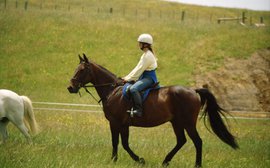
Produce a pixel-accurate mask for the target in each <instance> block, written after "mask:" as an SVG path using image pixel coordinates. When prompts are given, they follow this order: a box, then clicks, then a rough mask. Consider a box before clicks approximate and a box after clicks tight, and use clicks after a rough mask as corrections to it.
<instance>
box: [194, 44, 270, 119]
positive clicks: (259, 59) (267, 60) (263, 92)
mask: <svg viewBox="0 0 270 168" xmlns="http://www.w3.org/2000/svg"><path fill="white" fill-rule="evenodd" d="M225 62H226V63H225V66H224V67H221V68H219V69H217V70H216V71H215V72H209V73H207V74H206V75H203V77H202V75H200V76H199V75H197V76H196V86H197V87H201V86H205V87H208V88H209V89H210V90H211V91H212V92H213V93H214V94H215V95H216V96H217V99H218V101H219V103H220V104H221V105H222V107H224V108H225V109H227V110H229V111H247V112H269V114H270V48H268V49H264V50H260V51H258V52H256V53H254V54H253V55H252V56H251V57H250V58H249V59H246V60H236V59H232V58H228V59H226V60H225Z"/></svg>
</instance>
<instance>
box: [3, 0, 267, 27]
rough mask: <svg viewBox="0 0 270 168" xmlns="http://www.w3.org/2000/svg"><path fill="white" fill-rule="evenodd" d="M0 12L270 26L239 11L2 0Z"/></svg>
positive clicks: (263, 18) (255, 17) (263, 16)
mask: <svg viewBox="0 0 270 168" xmlns="http://www.w3.org/2000/svg"><path fill="white" fill-rule="evenodd" d="M0 9H6V10H7V9H17V10H24V11H29V10H50V11H63V12H83V13H87V14H89V15H106V16H108V15H109V16H116V17H117V16H121V17H131V18H136V19H140V18H144V19H145V18H148V19H158V20H162V19H163V20H174V21H178V22H186V21H192V22H199V21H208V22H214V23H219V24H220V23H226V22H235V23H239V22H241V23H245V24H250V25H252V24H254V23H260V24H263V23H268V22H270V15H269V14H263V15H261V16H257V15H256V16H252V13H251V12H246V11H241V10H239V11H235V12H230V14H228V15H227V16H226V15H220V16H217V14H213V13H206V12H205V11H204V12H203V13H201V12H200V11H197V12H194V11H188V10H185V9H183V10H166V9H165V10H162V9H153V8H151V9H150V8H128V7H125V8H124V7H108V6H92V5H89V4H85V5H82V4H75V3H57V2H56V1H55V2H51V3H46V2H45V1H40V3H30V2H29V1H27V0H26V1H19V0H2V1H0Z"/></svg>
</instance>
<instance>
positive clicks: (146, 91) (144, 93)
mask: <svg viewBox="0 0 270 168" xmlns="http://www.w3.org/2000/svg"><path fill="white" fill-rule="evenodd" d="M133 84H134V83H126V84H125V85H124V86H123V89H122V94H123V96H124V98H125V99H126V100H130V99H131V96H130V94H131V93H130V90H129V89H130V87H131V86H132V85H133ZM159 88H160V86H159V82H157V83H154V84H153V85H152V86H150V87H148V88H145V89H144V90H142V91H141V92H140V94H141V97H142V101H145V99H146V98H147V96H148V95H149V93H150V91H151V90H156V89H159Z"/></svg>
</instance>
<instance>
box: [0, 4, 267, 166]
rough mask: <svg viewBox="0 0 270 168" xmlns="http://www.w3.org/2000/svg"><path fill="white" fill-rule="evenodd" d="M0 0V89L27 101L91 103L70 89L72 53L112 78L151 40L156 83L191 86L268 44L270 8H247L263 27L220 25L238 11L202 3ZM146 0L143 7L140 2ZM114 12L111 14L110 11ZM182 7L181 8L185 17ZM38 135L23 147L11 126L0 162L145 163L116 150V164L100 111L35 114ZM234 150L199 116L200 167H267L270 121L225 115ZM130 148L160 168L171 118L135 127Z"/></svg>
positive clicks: (186, 159)
mask: <svg viewBox="0 0 270 168" xmlns="http://www.w3.org/2000/svg"><path fill="white" fill-rule="evenodd" d="M4 2H5V0H0V88H6V89H10V90H13V91H15V92H17V93H18V94H20V95H27V96H29V97H30V98H31V99H32V101H50V102H69V103H85V104H87V103H90V104H93V103H96V102H95V101H94V100H93V99H90V98H89V97H88V95H86V94H85V93H84V92H82V98H79V96H78V95H71V94H69V93H68V92H67V89H66V87H67V86H68V84H69V79H70V78H71V76H72V75H73V72H74V69H75V67H76V66H77V64H78V58H77V55H78V54H79V53H83V52H84V53H86V54H87V55H88V56H89V57H90V59H91V60H93V61H95V62H96V63H98V64H100V65H102V66H104V67H106V68H107V69H109V70H110V71H112V72H113V73H115V74H116V75H117V76H124V75H126V74H127V73H128V72H129V71H130V70H131V69H132V67H133V66H135V65H136V63H137V60H138V59H139V57H140V55H141V51H140V50H139V49H138V47H137V42H136V39H137V37H138V35H139V34H141V33H145V32H147V33H151V34H152V35H153V36H154V39H155V43H154V51H155V53H156V55H157V57H158V58H159V62H158V64H159V68H158V70H157V74H158V78H159V80H160V83H161V85H174V84H180V85H186V86H193V85H194V78H193V77H194V74H202V75H203V74H204V73H205V72H208V71H212V70H215V69H216V68H218V67H219V66H221V65H223V64H226V62H225V61H224V60H225V58H226V57H233V58H239V59H246V58H248V57H249V56H251V54H252V53H254V52H256V51H257V50H259V49H263V48H266V47H269V39H270V29H269V24H270V12H257V11H245V12H246V15H247V16H248V17H251V16H252V17H253V19H252V21H253V22H254V23H255V22H259V18H260V17H261V16H263V17H264V21H265V24H266V25H268V26H267V27H263V28H255V27H253V26H250V25H249V24H247V26H246V27H244V26H241V25H240V24H238V23H236V22H228V23H222V24H217V22H216V19H217V18H219V17H224V16H226V17H237V16H239V15H241V13H242V10H237V9H223V8H208V7H199V6H189V5H182V4H174V3H167V2H162V1H156V0H148V1H144V0H134V1H129V0H91V1H90V0H89V1H84V0H76V1H71V0H31V1H29V3H28V8H27V10H25V9H24V2H22V1H19V2H18V7H17V8H16V6H15V4H16V0H7V5H6V7H5V5H4ZM142 4H143V5H142ZM111 8H112V9H113V12H112V13H110V9H111ZM182 11H185V12H186V15H185V16H186V17H185V21H183V22H182V21H181V13H182ZM36 118H37V121H38V123H39V125H40V127H41V132H40V133H39V134H38V135H37V136H35V137H34V138H33V142H34V143H33V145H28V144H27V143H26V141H25V139H24V137H23V136H22V135H21V134H20V133H19V132H18V130H17V129H15V128H14V126H12V125H9V131H10V139H9V141H8V142H7V144H5V145H1V146H0V167H1V168H2V167H4V168H5V167H6V168H11V167H33V168H36V167H91V168H92V167H93V168H100V167H119V168H126V167H141V166H140V165H137V164H136V163H134V162H133V161H132V160H131V159H130V158H129V156H128V154H127V153H126V152H125V151H124V150H123V148H121V147H120V149H119V160H118V162H117V163H116V164H113V163H112V162H111V160H110V156H111V139H110V132H109V128H108V122H107V121H106V120H105V118H104V117H103V115H102V114H100V113H91V114H90V113H89V114H88V113H69V112H56V111H36ZM229 121H230V126H231V131H232V132H233V133H234V134H235V135H236V136H237V138H238V141H239V145H240V150H237V151H233V150H232V149H230V148H229V146H226V145H225V144H223V143H222V142H221V141H220V140H218V139H217V138H216V137H215V136H214V135H212V134H211V133H209V132H208V131H207V129H206V128H205V127H204V125H203V122H202V121H200V122H199V123H198V129H199V132H200V134H201V137H202V139H203V142H204V145H203V166H204V167H209V168H215V167H217V168H218V167H231V168H235V167H236V168H240V167H241V168H242V167H243V168H244V167H245V168H247V167H248V168H254V167H257V168H266V167H270V135H269V129H268V128H269V126H270V123H269V120H237V121H236V122H235V121H233V120H231V119H229ZM130 134H131V137H130V144H131V147H132V149H134V151H135V152H136V153H137V154H138V155H139V156H142V157H144V158H145V160H146V165H145V166H144V167H146V168H148V167H149V168H150V167H152V168H155V167H161V163H162V161H163V159H164V157H165V155H166V154H167V152H168V151H169V150H171V148H172V147H173V146H174V144H175V137H174V135H173V131H172V129H171V126H170V125H169V124H165V125H163V126H159V127H156V128H152V129H144V128H131V133H130ZM194 159H195V148H194V147H193V144H192V143H191V141H190V140H189V139H188V143H187V144H186V145H185V146H184V147H183V149H182V150H181V151H180V152H179V153H178V154H177V155H176V156H175V158H174V159H173V161H172V163H171V167H173V168H174V167H193V165H194Z"/></svg>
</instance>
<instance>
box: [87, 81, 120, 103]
mask: <svg viewBox="0 0 270 168" xmlns="http://www.w3.org/2000/svg"><path fill="white" fill-rule="evenodd" d="M118 85H119V84H118V83H117V82H115V83H105V84H99V85H84V86H82V88H84V90H85V92H86V93H88V94H89V95H90V96H91V97H92V98H93V99H94V100H95V101H96V102H97V103H98V104H100V102H101V101H102V100H104V98H100V100H98V99H97V98H95V96H94V95H93V94H92V93H91V92H90V91H89V90H88V89H87V88H91V87H104V86H112V87H116V86H118Z"/></svg>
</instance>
